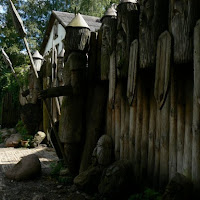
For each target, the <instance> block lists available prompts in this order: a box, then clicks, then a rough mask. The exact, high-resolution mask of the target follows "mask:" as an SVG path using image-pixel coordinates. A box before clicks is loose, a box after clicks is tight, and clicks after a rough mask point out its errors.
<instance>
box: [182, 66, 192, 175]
mask: <svg viewBox="0 0 200 200" xmlns="http://www.w3.org/2000/svg"><path fill="white" fill-rule="evenodd" d="M190 69H192V68H189V70H187V71H186V72H187V73H186V74H185V75H186V76H185V82H186V86H185V94H186V95H185V139H184V153H183V174H184V175H185V176H187V177H188V178H192V176H191V175H192V171H191V169H192V111H193V74H192V73H193V72H192V70H190Z"/></svg>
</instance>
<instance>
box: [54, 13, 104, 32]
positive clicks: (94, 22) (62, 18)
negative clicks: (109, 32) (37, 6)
mask: <svg viewBox="0 0 200 200" xmlns="http://www.w3.org/2000/svg"><path fill="white" fill-rule="evenodd" d="M52 14H53V15H54V16H55V17H56V18H57V20H58V21H59V22H60V23H61V24H62V25H63V26H64V27H66V26H67V25H68V24H69V23H70V22H71V21H72V19H73V18H74V17H75V16H74V13H68V12H59V11H53V12H52ZM82 17H83V19H84V20H85V21H86V22H87V24H88V26H89V27H90V30H91V31H96V30H98V29H99V28H100V26H101V22H100V18H98V17H94V16H88V15H82Z"/></svg>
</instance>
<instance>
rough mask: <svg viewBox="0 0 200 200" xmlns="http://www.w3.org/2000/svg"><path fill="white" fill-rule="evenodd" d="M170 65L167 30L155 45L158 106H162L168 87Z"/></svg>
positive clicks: (155, 92) (169, 37)
mask: <svg viewBox="0 0 200 200" xmlns="http://www.w3.org/2000/svg"><path fill="white" fill-rule="evenodd" d="M170 67H171V36H170V34H169V32H168V31H165V32H163V33H162V34H161V35H160V37H159V39H158V45H157V55H156V75H155V88H154V94H155V98H156V100H157V102H158V104H159V106H160V108H161V107H162V106H163V104H164V102H165V99H166V96H167V91H168V88H169V80H170Z"/></svg>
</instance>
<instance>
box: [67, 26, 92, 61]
mask: <svg viewBox="0 0 200 200" xmlns="http://www.w3.org/2000/svg"><path fill="white" fill-rule="evenodd" d="M89 40H90V30H89V29H88V28H74V27H69V26H68V27H66V35H65V40H64V46H65V60H66V58H67V57H68V56H69V55H70V53H71V52H72V51H85V52H87V51H88V46H89Z"/></svg>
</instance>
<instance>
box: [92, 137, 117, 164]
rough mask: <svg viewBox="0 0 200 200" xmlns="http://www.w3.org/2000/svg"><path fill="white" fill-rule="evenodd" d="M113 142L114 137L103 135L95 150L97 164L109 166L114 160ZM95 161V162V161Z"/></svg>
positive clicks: (93, 155)
mask: <svg viewBox="0 0 200 200" xmlns="http://www.w3.org/2000/svg"><path fill="white" fill-rule="evenodd" d="M112 153H113V142H112V138H111V137H110V136H108V135H102V136H101V137H100V138H99V140H98V142H97V145H96V147H95V149H94V151H93V154H92V157H93V161H94V158H96V159H95V160H96V162H97V163H96V164H99V165H102V166H108V165H110V164H111V161H112ZM93 163H94V162H93Z"/></svg>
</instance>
